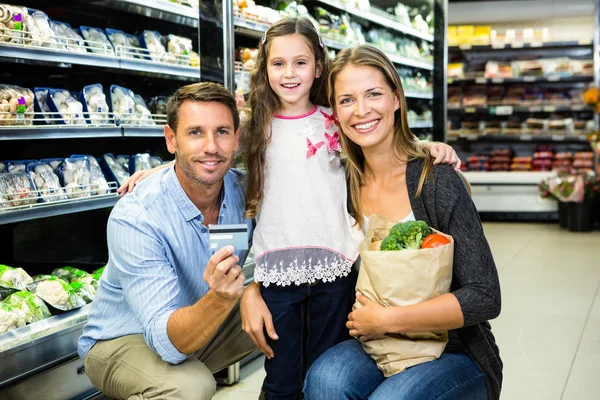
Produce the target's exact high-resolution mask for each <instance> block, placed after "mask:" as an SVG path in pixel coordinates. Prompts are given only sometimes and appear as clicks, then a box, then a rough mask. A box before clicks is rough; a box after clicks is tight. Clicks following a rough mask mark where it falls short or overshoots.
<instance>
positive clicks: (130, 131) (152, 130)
mask: <svg viewBox="0 0 600 400" xmlns="http://www.w3.org/2000/svg"><path fill="white" fill-rule="evenodd" d="M123 136H125V137H156V138H158V137H161V138H164V137H165V131H164V126H163V125H159V126H145V127H144V126H127V125H125V126H123Z"/></svg>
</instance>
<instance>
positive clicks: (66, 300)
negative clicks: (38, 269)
mask: <svg viewBox="0 0 600 400" xmlns="http://www.w3.org/2000/svg"><path fill="white" fill-rule="evenodd" d="M28 288H29V289H30V290H31V291H32V292H33V293H35V294H36V295H37V296H39V297H40V298H41V299H42V300H44V301H45V302H46V303H47V304H48V305H49V306H50V307H52V308H54V309H56V310H58V311H70V310H74V309H76V308H80V307H83V306H84V305H85V301H84V300H83V299H82V298H81V297H79V296H78V295H76V294H75V290H74V289H73V288H72V287H71V286H70V285H69V284H68V283H67V282H65V281H64V280H63V279H60V278H58V277H56V276H54V275H37V276H36V277H34V281H33V283H32V284H30V285H28Z"/></svg>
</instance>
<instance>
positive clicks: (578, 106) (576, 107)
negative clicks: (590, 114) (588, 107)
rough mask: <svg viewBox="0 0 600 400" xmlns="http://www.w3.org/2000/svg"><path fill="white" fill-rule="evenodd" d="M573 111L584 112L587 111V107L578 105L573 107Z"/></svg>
mask: <svg viewBox="0 0 600 400" xmlns="http://www.w3.org/2000/svg"><path fill="white" fill-rule="evenodd" d="M571 110H573V111H583V110H585V106H584V105H583V104H577V105H574V106H571Z"/></svg>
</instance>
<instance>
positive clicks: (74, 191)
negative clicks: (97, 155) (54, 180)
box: [57, 156, 92, 199]
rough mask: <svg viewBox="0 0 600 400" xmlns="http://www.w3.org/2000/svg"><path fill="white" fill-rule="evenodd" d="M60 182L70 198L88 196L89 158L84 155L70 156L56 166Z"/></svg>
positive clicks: (89, 194) (89, 190)
mask: <svg viewBox="0 0 600 400" xmlns="http://www.w3.org/2000/svg"><path fill="white" fill-rule="evenodd" d="M57 174H58V177H59V178H60V183H61V184H62V186H63V188H64V189H65V191H66V193H67V197H68V198H70V199H76V198H81V197H90V196H91V195H92V194H91V188H90V178H91V172H90V160H89V159H88V158H87V157H86V156H71V157H69V158H67V159H65V160H64V161H63V162H62V163H61V164H60V165H59V166H58V168H57Z"/></svg>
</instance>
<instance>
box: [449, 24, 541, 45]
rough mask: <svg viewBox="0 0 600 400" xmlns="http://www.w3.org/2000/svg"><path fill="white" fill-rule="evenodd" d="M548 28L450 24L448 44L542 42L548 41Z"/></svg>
mask: <svg viewBox="0 0 600 400" xmlns="http://www.w3.org/2000/svg"><path fill="white" fill-rule="evenodd" d="M550 40H551V32H550V30H549V29H548V28H536V29H534V28H525V29H522V30H516V29H506V30H505V31H504V32H499V31H497V30H495V29H492V27H491V26H489V25H458V26H456V25H451V26H449V27H448V46H460V45H467V46H471V45H472V46H487V45H492V46H506V45H519V46H522V45H523V44H543V43H546V42H550Z"/></svg>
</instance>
